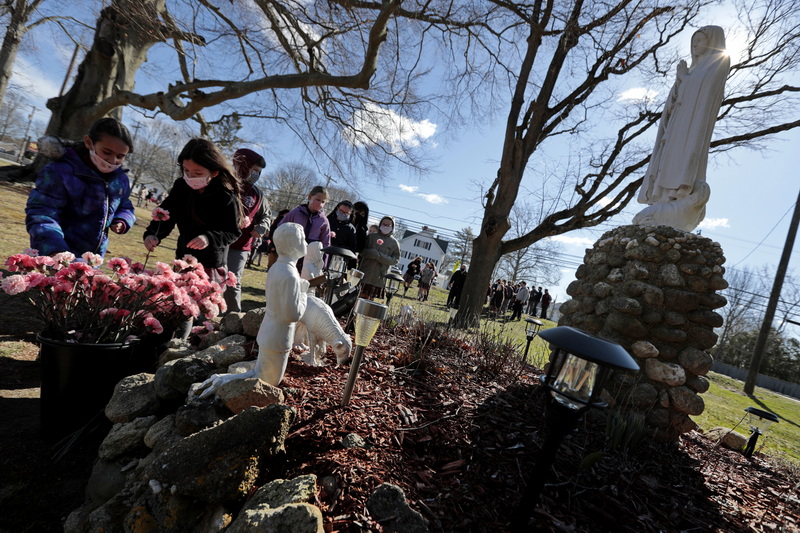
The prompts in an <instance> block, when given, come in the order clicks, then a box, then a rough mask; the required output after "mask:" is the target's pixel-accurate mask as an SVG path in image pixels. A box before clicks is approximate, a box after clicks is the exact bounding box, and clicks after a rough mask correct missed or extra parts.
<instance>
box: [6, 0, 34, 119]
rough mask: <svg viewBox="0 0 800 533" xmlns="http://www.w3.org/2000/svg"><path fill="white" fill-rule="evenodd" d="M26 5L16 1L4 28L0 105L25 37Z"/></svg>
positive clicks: (19, 0) (20, 0) (18, 0)
mask: <svg viewBox="0 0 800 533" xmlns="http://www.w3.org/2000/svg"><path fill="white" fill-rule="evenodd" d="M26 8H27V5H26V4H25V2H24V1H23V0H17V2H16V5H15V6H14V8H13V9H12V10H11V18H10V20H9V22H8V28H6V35H5V37H4V38H3V46H2V47H0V104H2V103H3V99H4V98H5V96H6V90H7V89H8V81H9V79H11V73H12V72H13V70H14V62H15V61H16V60H17V52H18V51H19V44H20V43H21V42H22V36H23V35H25V31H26V27H25V23H26V22H27V19H28V15H29V13H28V10H27V9H26Z"/></svg>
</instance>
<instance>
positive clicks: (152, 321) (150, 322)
mask: <svg viewBox="0 0 800 533" xmlns="http://www.w3.org/2000/svg"><path fill="white" fill-rule="evenodd" d="M144 325H145V326H146V327H148V328H151V330H152V332H153V333H155V334H159V333H164V327H163V326H162V325H161V322H159V321H158V319H157V318H155V317H154V316H153V315H152V314H149V313H148V315H147V316H146V317H145V319H144Z"/></svg>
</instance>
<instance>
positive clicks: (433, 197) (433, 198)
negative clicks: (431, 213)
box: [398, 183, 448, 205]
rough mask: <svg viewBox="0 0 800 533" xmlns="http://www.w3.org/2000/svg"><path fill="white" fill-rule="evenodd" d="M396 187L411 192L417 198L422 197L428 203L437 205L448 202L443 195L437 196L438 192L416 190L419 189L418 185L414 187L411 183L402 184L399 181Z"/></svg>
mask: <svg viewBox="0 0 800 533" xmlns="http://www.w3.org/2000/svg"><path fill="white" fill-rule="evenodd" d="M398 187H400V190H402V191H404V192H407V193H409V194H413V195H414V196H416V197H418V198H422V199H423V200H425V201H426V202H428V203H429V204H436V205H439V204H446V203H448V202H447V199H446V198H444V197H443V196H439V195H438V194H426V193H422V192H417V191H418V190H419V187H416V186H413V185H404V184H402V183H401V184H400V185H398Z"/></svg>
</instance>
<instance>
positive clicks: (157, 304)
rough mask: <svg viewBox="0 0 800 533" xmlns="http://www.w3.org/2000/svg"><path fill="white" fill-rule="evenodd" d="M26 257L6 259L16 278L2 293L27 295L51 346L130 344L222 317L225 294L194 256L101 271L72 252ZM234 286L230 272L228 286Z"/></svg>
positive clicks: (118, 260)
mask: <svg viewBox="0 0 800 533" xmlns="http://www.w3.org/2000/svg"><path fill="white" fill-rule="evenodd" d="M26 252H28V253H24V254H17V255H12V256H11V257H9V258H8V259H7V260H6V265H7V267H8V270H9V271H10V272H15V274H13V275H10V276H8V277H5V278H3V279H2V280H0V288H2V289H3V291H5V292H6V293H7V294H10V295H15V294H21V293H24V294H25V295H26V296H27V297H28V300H29V301H30V303H31V304H32V305H33V308H34V309H35V311H36V313H37V314H38V315H39V317H40V318H41V319H42V321H43V322H44V329H43V330H42V331H41V335H42V336H43V337H46V338H49V339H52V340H60V341H67V342H78V343H84V344H100V343H113V342H124V341H130V340H132V339H136V338H139V337H142V336H143V335H146V334H148V333H156V334H158V333H163V332H164V330H165V329H166V330H168V331H169V330H170V329H175V328H176V327H178V325H180V324H181V323H183V322H185V321H186V320H188V319H189V318H190V317H197V316H199V315H200V314H201V313H202V314H203V315H205V316H206V318H213V317H215V316H217V315H218V314H219V313H220V312H221V311H225V300H224V298H223V296H222V293H223V290H224V287H221V286H220V285H219V284H218V283H214V282H212V281H210V280H209V277H208V275H207V274H206V272H205V270H204V269H203V266H202V265H200V264H199V263H198V262H197V259H195V258H194V257H192V256H190V255H187V256H185V257H184V258H183V259H176V260H174V261H173V262H172V265H168V264H166V263H161V262H159V263H156V268H155V270H147V269H145V267H144V265H143V264H141V263H134V262H132V261H131V260H130V259H128V258H122V257H115V258H113V259H110V260H108V261H106V263H105V265H104V266H103V267H102V268H101V266H102V265H103V258H102V257H100V256H99V255H95V254H92V253H89V252H87V253H85V254H83V256H82V260H78V261H76V260H75V256H74V255H73V254H71V253H69V252H62V253H59V254H55V255H53V256H40V255H38V253H37V252H36V251H35V250H27V251H26ZM17 272H18V273H17ZM232 283H233V284H235V283H236V277H235V275H233V274H232V273H231V274H229V276H228V279H227V280H226V284H228V285H230V284H232Z"/></svg>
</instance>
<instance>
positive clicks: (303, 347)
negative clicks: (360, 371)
mask: <svg viewBox="0 0 800 533" xmlns="http://www.w3.org/2000/svg"><path fill="white" fill-rule="evenodd" d="M324 268H325V261H324V258H323V255H322V243H321V242H318V241H317V242H311V243H309V244H308V246H307V250H306V255H305V258H304V259H303V272H302V274H300V277H301V278H303V279H306V280H311V279H314V278H316V277H318V276H321V275H322V274H323V273H324V270H323V269H324ZM315 290H316V289H315V288H314V287H309V289H308V305H307V307H306V310H305V313H304V314H303V316H302V317H301V318H300V320H299V321H298V322H297V327H296V329H295V331H294V343H293V344H294V346H293V347H294V349H295V350H296V351H299V352H302V353H301V355H300V358H301V359H302V361H303V362H304V363H307V364H309V365H313V366H323V365H324V364H325V362H324V360H323V359H322V358H323V356H324V355H325V351H326V349H327V344H330V345H331V346H332V347H333V351H334V353H335V354H336V362H337V363H339V364H342V363H344V362H345V361H347V359H348V358H349V357H350V350H351V349H352V347H353V343H352V341H351V340H350V336H349V335H346V334H345V333H344V331H343V330H342V328H341V326H339V322H338V321H337V320H336V317H334V316H333V311H331V308H330V307H329V306H328V305H327V304H326V303H325V302H324V301H322V300H321V299H319V298H317V297H316V296H314V292H315Z"/></svg>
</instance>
